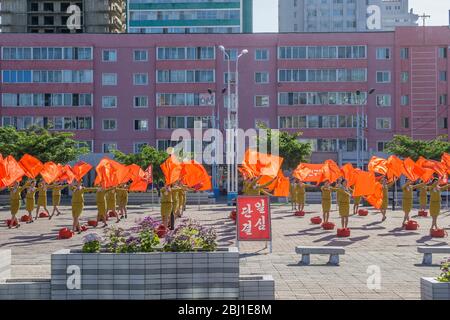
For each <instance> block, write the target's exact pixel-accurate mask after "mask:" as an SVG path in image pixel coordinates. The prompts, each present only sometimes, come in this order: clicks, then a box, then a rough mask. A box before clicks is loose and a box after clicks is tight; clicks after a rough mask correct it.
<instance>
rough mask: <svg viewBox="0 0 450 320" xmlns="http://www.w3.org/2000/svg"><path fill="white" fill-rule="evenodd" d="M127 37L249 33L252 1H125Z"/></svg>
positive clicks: (251, 25)
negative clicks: (133, 34) (152, 34)
mask: <svg viewBox="0 0 450 320" xmlns="http://www.w3.org/2000/svg"><path fill="white" fill-rule="evenodd" d="M127 11H128V14H127V16H128V19H127V23H128V32H130V33H252V32H253V0H159V1H153V0H128V9H127Z"/></svg>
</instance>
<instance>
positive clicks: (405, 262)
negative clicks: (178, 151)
mask: <svg viewBox="0 0 450 320" xmlns="http://www.w3.org/2000/svg"><path fill="white" fill-rule="evenodd" d="M333 207H334V206H333ZM69 209H70V208H69V207H63V216H60V217H56V218H54V219H53V220H51V221H49V220H48V219H40V220H39V221H36V222H34V223H33V224H22V226H21V227H20V228H19V229H12V230H8V229H7V228H6V226H5V225H4V220H5V219H6V218H8V216H9V212H8V210H7V208H3V209H0V219H1V221H2V222H1V223H0V248H2V249H3V248H11V249H12V253H13V277H14V278H21V279H30V278H40V277H46V278H49V277H50V254H51V253H52V252H54V251H56V250H58V249H61V248H80V247H81V243H82V235H76V236H75V237H74V238H72V239H70V240H57V239H56V237H57V233H58V230H59V229H60V228H62V227H66V226H70V225H71V215H70V210H69ZM129 211H130V214H129V217H128V220H126V221H123V222H121V223H120V224H119V225H120V226H121V227H124V228H127V227H129V226H131V225H132V224H133V222H134V221H135V220H136V219H138V218H142V217H144V216H147V215H150V216H154V217H158V212H159V210H158V208H156V207H155V208H154V209H152V208H149V207H144V206H142V207H141V206H131V207H130V210H129ZM306 211H307V216H306V217H304V218H298V217H294V216H293V213H292V211H291V207H290V205H286V204H285V205H272V229H273V253H272V254H269V253H268V250H265V249H264V243H241V244H240V252H241V265H240V267H241V274H243V275H250V274H257V275H261V274H270V275H272V276H273V277H274V279H275V283H276V298H277V299H339V300H342V299H344V300H347V299H420V287H419V283H420V277H423V276H436V275H438V273H439V267H438V265H437V263H438V262H439V261H440V260H441V259H442V258H443V257H444V256H439V255H436V256H435V257H434V263H436V265H434V266H422V265H421V261H422V255H420V254H418V253H417V247H418V246H424V245H448V238H445V239H432V238H431V237H429V236H428V233H429V226H430V223H431V221H430V218H420V217H414V219H415V220H417V221H418V222H419V224H420V230H418V231H405V230H402V229H401V228H399V227H400V225H401V222H402V212H400V211H396V212H392V211H390V212H388V220H387V221H386V222H385V223H380V216H379V215H378V214H377V212H376V211H370V214H369V216H368V217H359V216H354V217H351V218H350V227H351V229H352V235H351V237H350V238H349V239H340V238H337V237H336V231H324V230H322V229H321V228H320V227H319V226H314V225H311V224H310V218H311V217H312V216H315V215H319V214H320V205H310V206H308V207H307V208H306ZM229 212H230V208H229V207H226V206H225V205H202V206H201V207H200V210H199V208H198V206H197V205H191V206H189V207H188V211H187V212H186V216H187V217H192V218H194V219H196V220H198V221H200V222H202V223H203V224H205V225H210V226H214V227H215V228H216V230H217V233H218V237H219V242H220V245H221V246H234V245H235V244H236V243H235V225H234V223H233V222H232V221H231V220H230V219H229V218H228V215H229ZM416 212H417V210H416V211H415V213H416ZM415 213H414V215H415ZM95 215H96V210H95V207H92V206H87V207H86V209H85V212H84V213H83V216H82V219H83V220H84V221H87V220H88V219H89V218H94V217H95ZM332 218H333V221H334V222H335V223H336V224H339V219H338V214H337V212H336V211H334V212H332ZM110 225H115V223H114V222H112V221H111V220H110ZM449 225H450V213H449V212H447V211H445V209H444V212H443V214H442V215H441V217H440V226H441V227H444V228H446V229H447V230H450V228H449ZM92 231H93V232H98V233H102V229H92ZM89 232H90V231H89ZM298 245H306V246H342V247H345V249H346V254H345V255H344V256H342V257H341V264H340V266H338V267H336V266H328V265H326V262H327V261H328V257H327V256H315V255H312V256H311V265H310V266H302V265H299V261H300V258H301V257H300V256H298V255H297V254H295V247H296V246H298ZM373 266H375V267H373ZM368 268H369V270H377V268H379V270H380V271H381V289H379V290H371V289H369V288H368V286H367V279H368V277H369V276H370V274H369V273H368V272H367V271H368Z"/></svg>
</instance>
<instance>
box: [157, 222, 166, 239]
mask: <svg viewBox="0 0 450 320" xmlns="http://www.w3.org/2000/svg"><path fill="white" fill-rule="evenodd" d="M167 231H168V230H167V228H166V227H165V226H164V225H162V224H161V225H159V227H158V228H156V234H157V235H158V237H159V238H164V237H165V236H166V234H167Z"/></svg>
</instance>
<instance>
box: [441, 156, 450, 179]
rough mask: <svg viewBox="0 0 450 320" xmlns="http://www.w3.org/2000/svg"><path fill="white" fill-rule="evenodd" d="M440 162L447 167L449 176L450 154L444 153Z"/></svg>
mask: <svg viewBox="0 0 450 320" xmlns="http://www.w3.org/2000/svg"><path fill="white" fill-rule="evenodd" d="M441 162H442V163H443V164H444V165H445V166H446V167H447V173H448V174H450V154H448V153H444V154H443V155H442V160H441Z"/></svg>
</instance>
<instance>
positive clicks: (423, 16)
mask: <svg viewBox="0 0 450 320" xmlns="http://www.w3.org/2000/svg"><path fill="white" fill-rule="evenodd" d="M419 18H420V19H422V21H423V43H425V40H426V33H425V31H426V29H425V27H426V26H427V19H430V18H431V16H430V15H427V14H425V13H423V14H422V15H421V16H419Z"/></svg>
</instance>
